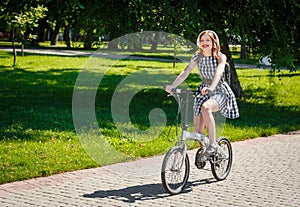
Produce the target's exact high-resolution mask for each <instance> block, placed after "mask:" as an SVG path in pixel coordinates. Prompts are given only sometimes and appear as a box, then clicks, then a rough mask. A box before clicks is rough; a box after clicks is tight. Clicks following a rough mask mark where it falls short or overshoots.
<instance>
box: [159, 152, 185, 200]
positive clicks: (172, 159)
mask: <svg viewBox="0 0 300 207" xmlns="http://www.w3.org/2000/svg"><path fill="white" fill-rule="evenodd" d="M189 174H190V162H189V157H188V155H187V153H186V151H185V150H184V149H183V148H182V147H180V146H175V147H172V148H171V149H170V150H169V151H168V152H167V154H166V155H165V158H164V161H163V164H162V169H161V180H162V184H163V187H164V189H165V190H166V191H167V192H168V193H170V194H172V195H174V194H178V193H181V191H182V190H183V189H184V186H185V185H186V183H187V181H188V177H189Z"/></svg>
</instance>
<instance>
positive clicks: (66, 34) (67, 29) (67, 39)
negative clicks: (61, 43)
mask: <svg viewBox="0 0 300 207" xmlns="http://www.w3.org/2000/svg"><path fill="white" fill-rule="evenodd" d="M64 40H65V42H66V45H67V48H71V38H70V26H69V25H67V26H66V27H65V30H64Z"/></svg>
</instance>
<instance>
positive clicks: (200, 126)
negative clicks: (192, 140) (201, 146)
mask: <svg viewBox="0 0 300 207" xmlns="http://www.w3.org/2000/svg"><path fill="white" fill-rule="evenodd" d="M194 131H195V132H197V133H200V134H204V121H203V116H202V114H201V115H200V116H194Z"/></svg>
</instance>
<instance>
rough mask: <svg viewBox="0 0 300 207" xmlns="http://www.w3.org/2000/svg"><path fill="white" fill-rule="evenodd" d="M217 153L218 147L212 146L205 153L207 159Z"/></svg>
mask: <svg viewBox="0 0 300 207" xmlns="http://www.w3.org/2000/svg"><path fill="white" fill-rule="evenodd" d="M215 152H216V147H215V146H214V145H210V146H209V147H208V148H207V150H206V151H205V155H206V156H207V157H210V156H212V155H213V154H214V153H215Z"/></svg>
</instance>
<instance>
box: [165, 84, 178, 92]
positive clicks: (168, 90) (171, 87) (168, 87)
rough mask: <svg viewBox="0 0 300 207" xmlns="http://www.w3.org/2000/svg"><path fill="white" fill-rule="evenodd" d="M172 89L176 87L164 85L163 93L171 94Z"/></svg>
mask: <svg viewBox="0 0 300 207" xmlns="http://www.w3.org/2000/svg"><path fill="white" fill-rule="evenodd" d="M173 88H176V87H175V86H173V85H166V86H165V91H167V92H168V93H172V89H173Z"/></svg>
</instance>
